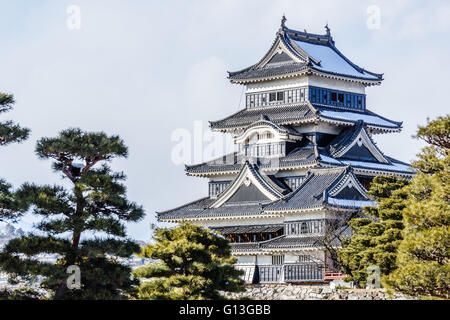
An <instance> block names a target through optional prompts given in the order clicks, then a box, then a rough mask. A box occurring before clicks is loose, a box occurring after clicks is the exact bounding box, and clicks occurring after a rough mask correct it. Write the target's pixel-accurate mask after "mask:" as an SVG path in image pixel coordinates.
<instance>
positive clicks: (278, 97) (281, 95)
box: [277, 91, 284, 101]
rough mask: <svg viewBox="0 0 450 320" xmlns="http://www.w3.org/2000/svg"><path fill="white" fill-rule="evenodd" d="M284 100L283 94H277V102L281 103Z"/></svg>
mask: <svg viewBox="0 0 450 320" xmlns="http://www.w3.org/2000/svg"><path fill="white" fill-rule="evenodd" d="M283 100H284V92H282V91H281V92H277V101H283Z"/></svg>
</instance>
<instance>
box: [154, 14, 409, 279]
mask: <svg viewBox="0 0 450 320" xmlns="http://www.w3.org/2000/svg"><path fill="white" fill-rule="evenodd" d="M285 21H286V19H285V17H283V19H282V21H281V27H280V29H279V30H278V32H277V33H276V38H275V40H274V42H273V44H272V46H271V47H270V49H269V51H268V52H267V53H266V54H265V55H264V56H263V58H262V59H261V60H260V61H259V62H257V63H256V64H254V65H252V66H250V67H248V68H245V69H242V70H240V71H236V72H229V76H228V78H229V79H230V81H231V82H232V83H234V84H240V85H243V86H245V103H246V106H245V108H244V109H242V110H240V111H238V112H237V113H234V114H232V115H230V116H228V117H226V118H225V119H222V120H219V121H213V122H210V127H211V129H212V130H214V131H218V132H223V133H228V134H231V135H233V138H234V142H235V145H236V152H234V153H232V154H227V155H224V156H223V157H221V158H219V159H215V160H212V161H208V162H205V163H200V164H197V165H193V166H186V172H187V175H189V176H195V177H202V178H207V179H208V180H209V194H208V196H207V197H204V198H202V199H199V200H196V201H193V202H191V203H188V204H186V205H183V206H181V207H178V208H175V209H172V210H169V211H165V212H159V213H158V220H159V221H164V222H180V221H183V220H184V221H190V222H192V223H194V224H197V225H202V226H205V227H208V228H210V229H212V230H215V231H217V232H219V233H220V234H222V235H223V236H224V237H226V238H227V239H229V241H230V242H231V248H232V253H233V255H235V256H236V257H237V260H238V261H237V264H236V267H237V268H239V269H242V270H244V271H245V276H244V277H245V280H246V281H247V282H248V283H258V282H260V283H268V282H269V283H270V282H290V283H320V282H324V281H328V280H331V279H333V277H334V276H336V277H338V276H339V275H338V274H336V269H335V266H334V265H333V261H332V259H331V257H330V253H329V251H330V250H327V248H329V247H327V244H328V246H329V245H331V246H339V239H340V236H342V235H346V234H347V235H348V234H349V233H350V230H349V229H350V228H349V227H348V225H347V224H346V223H339V222H342V221H345V222H346V221H348V218H349V217H352V216H355V215H358V214H360V213H361V207H364V206H367V205H373V204H374V203H373V202H372V201H371V199H370V198H369V197H368V195H367V190H368V189H369V188H370V183H371V181H372V179H373V178H374V177H375V176H377V175H380V174H385V175H396V176H399V177H406V178H410V177H411V176H412V174H413V172H412V170H411V169H410V167H409V165H408V164H406V163H404V162H401V161H399V160H396V159H394V158H391V157H389V156H387V155H385V154H384V153H383V152H382V151H381V150H380V149H379V148H378V147H377V145H376V143H375V142H374V140H373V139H374V136H375V135H377V134H383V133H392V132H400V130H401V129H402V123H401V122H397V121H393V120H390V119H387V118H385V117H382V116H380V115H378V114H376V113H374V112H372V111H370V110H369V109H368V108H367V99H366V94H365V88H366V87H369V86H375V85H379V84H381V82H382V80H383V75H382V74H378V73H374V72H370V71H367V70H365V69H363V68H361V67H359V66H357V65H356V64H354V63H353V62H352V61H350V60H349V59H348V58H346V57H345V56H344V55H343V54H342V53H341V52H340V51H339V50H338V49H337V48H336V46H335V42H334V40H333V37H332V36H331V33H330V29H329V28H328V26H326V27H325V30H326V33H325V34H323V35H319V34H312V33H307V32H306V31H305V32H301V31H296V30H293V29H289V28H287V27H286V26H285Z"/></svg>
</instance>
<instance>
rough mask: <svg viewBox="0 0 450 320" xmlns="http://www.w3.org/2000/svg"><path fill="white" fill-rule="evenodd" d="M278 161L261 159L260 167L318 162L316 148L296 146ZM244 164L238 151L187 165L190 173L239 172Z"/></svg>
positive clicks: (279, 166)
mask: <svg viewBox="0 0 450 320" xmlns="http://www.w3.org/2000/svg"><path fill="white" fill-rule="evenodd" d="M277 160H278V161H269V160H268V159H267V161H266V160H264V159H261V160H260V164H259V167H260V168H273V167H274V166H275V165H278V166H277V167H278V168H289V167H294V166H300V165H309V164H314V163H316V162H317V161H316V158H315V153H314V148H313V146H312V145H311V144H308V145H306V146H303V147H296V148H295V149H293V150H291V151H290V152H289V153H288V154H287V155H286V156H285V157H282V158H279V159H277ZM242 165H243V159H242V158H240V157H239V155H238V153H232V154H229V155H226V156H223V157H220V158H217V159H214V160H212V161H208V162H204V163H201V164H198V165H194V166H186V171H187V173H189V174H201V173H214V172H238V171H240V169H241V167H242Z"/></svg>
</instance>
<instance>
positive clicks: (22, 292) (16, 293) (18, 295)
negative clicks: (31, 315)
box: [0, 287, 45, 300]
mask: <svg viewBox="0 0 450 320" xmlns="http://www.w3.org/2000/svg"><path fill="white" fill-rule="evenodd" d="M0 300H45V296H44V295H43V294H42V293H40V292H38V291H36V290H34V289H33V288H29V287H20V288H17V289H14V290H10V289H2V290H0Z"/></svg>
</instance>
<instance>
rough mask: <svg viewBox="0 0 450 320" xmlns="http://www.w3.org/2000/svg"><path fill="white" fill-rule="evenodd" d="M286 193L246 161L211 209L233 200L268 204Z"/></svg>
mask: <svg viewBox="0 0 450 320" xmlns="http://www.w3.org/2000/svg"><path fill="white" fill-rule="evenodd" d="M288 192H289V190H288V189H286V188H284V187H282V186H281V185H279V184H277V183H276V182H275V181H274V180H273V179H272V178H271V177H269V176H267V175H266V174H264V173H261V172H260V171H259V169H258V166H257V165H256V164H251V163H250V162H249V161H246V162H245V163H244V165H243V166H242V168H241V171H240V172H239V174H238V176H237V177H236V178H235V179H234V180H233V182H231V183H230V184H229V185H228V187H227V188H226V189H225V190H224V191H223V192H222V193H221V194H220V196H219V198H218V199H217V200H216V201H215V202H214V203H213V204H212V205H211V208H219V207H221V206H222V205H224V204H225V203H227V202H233V199H236V200H237V201H239V202H242V201H247V202H252V201H253V202H261V201H263V202H264V201H267V202H270V201H274V200H278V199H280V198H282V197H283V195H284V194H286V193H288ZM243 199H245V200H243Z"/></svg>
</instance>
